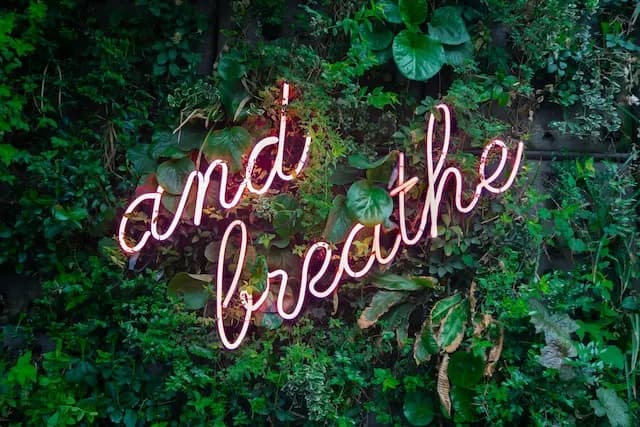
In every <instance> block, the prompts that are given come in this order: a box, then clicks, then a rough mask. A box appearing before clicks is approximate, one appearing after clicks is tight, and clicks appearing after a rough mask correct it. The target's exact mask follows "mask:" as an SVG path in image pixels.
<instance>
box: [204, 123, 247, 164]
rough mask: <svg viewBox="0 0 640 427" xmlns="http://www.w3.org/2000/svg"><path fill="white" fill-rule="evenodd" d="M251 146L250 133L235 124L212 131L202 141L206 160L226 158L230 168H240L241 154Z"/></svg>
mask: <svg viewBox="0 0 640 427" xmlns="http://www.w3.org/2000/svg"><path fill="white" fill-rule="evenodd" d="M250 147H251V135H249V132H247V130H246V129H245V128H243V127H240V126H235V127H232V128H228V129H221V130H217V131H215V132H212V133H211V134H210V135H209V136H208V137H207V139H206V141H205V143H204V149H203V153H204V156H205V158H206V159H207V161H209V162H212V161H214V160H216V159H221V160H226V161H228V162H229V163H230V167H231V170H232V171H233V172H237V171H239V170H241V169H242V155H243V154H244V152H245V151H247V150H248V149H249V148H250Z"/></svg>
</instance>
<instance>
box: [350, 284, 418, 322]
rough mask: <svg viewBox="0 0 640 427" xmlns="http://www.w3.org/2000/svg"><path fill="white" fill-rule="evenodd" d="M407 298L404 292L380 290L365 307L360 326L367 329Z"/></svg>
mask: <svg viewBox="0 0 640 427" xmlns="http://www.w3.org/2000/svg"><path fill="white" fill-rule="evenodd" d="M406 298H407V294H406V293H404V292H394V291H379V292H377V293H376V294H375V295H374V296H373V298H372V299H371V303H370V304H369V306H368V307H367V308H365V309H364V311H363V312H362V314H361V315H360V318H359V319H358V326H359V327H360V328H361V329H366V328H368V327H370V326H373V325H374V324H375V323H376V321H377V320H378V319H379V318H380V316H382V315H383V314H385V313H386V312H387V311H389V309H390V308H391V307H393V306H395V305H397V304H400V303H401V302H403V301H404V300H405V299H406Z"/></svg>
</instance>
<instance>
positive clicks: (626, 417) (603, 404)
mask: <svg viewBox="0 0 640 427" xmlns="http://www.w3.org/2000/svg"><path fill="white" fill-rule="evenodd" d="M596 396H597V397H598V400H592V401H591V407H592V408H593V409H594V410H595V413H596V415H597V416H599V417H602V416H603V415H605V414H606V415H607V418H608V419H609V423H610V424H611V427H631V425H632V424H631V423H632V421H631V414H630V412H629V407H628V406H627V404H626V403H625V401H624V400H622V399H621V398H620V397H619V396H618V395H617V394H616V392H615V391H614V390H611V389H608V388H599V389H598V390H597V391H596Z"/></svg>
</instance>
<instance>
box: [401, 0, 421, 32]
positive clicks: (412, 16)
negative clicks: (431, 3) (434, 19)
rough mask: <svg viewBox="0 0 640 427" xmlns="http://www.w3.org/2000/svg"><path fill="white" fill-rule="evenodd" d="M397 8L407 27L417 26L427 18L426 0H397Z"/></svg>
mask: <svg viewBox="0 0 640 427" xmlns="http://www.w3.org/2000/svg"><path fill="white" fill-rule="evenodd" d="M398 10H399V11H400V17H401V18H402V20H403V21H404V23H405V24H406V25H407V26H408V27H410V26H418V25H420V24H422V23H423V22H424V21H425V19H427V0H399V1H398Z"/></svg>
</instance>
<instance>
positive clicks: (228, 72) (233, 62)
mask: <svg viewBox="0 0 640 427" xmlns="http://www.w3.org/2000/svg"><path fill="white" fill-rule="evenodd" d="M244 62H245V61H244V59H243V58H242V57H241V56H240V54H239V53H238V52H227V53H225V54H223V55H222V56H221V57H220V61H219V62H218V68H217V71H218V76H220V78H221V79H222V80H239V79H241V78H242V77H244V75H245V74H246V72H247V66H246V65H245V63H244Z"/></svg>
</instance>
